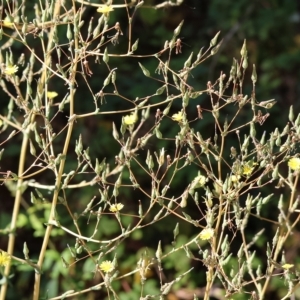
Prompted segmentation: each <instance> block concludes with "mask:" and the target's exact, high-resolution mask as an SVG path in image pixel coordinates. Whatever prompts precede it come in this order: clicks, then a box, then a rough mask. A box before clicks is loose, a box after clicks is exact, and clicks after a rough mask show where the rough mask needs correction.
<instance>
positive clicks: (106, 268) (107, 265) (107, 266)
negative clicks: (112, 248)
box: [99, 260, 114, 273]
mask: <svg viewBox="0 0 300 300" xmlns="http://www.w3.org/2000/svg"><path fill="white" fill-rule="evenodd" d="M99 267H100V269H101V270H102V271H103V272H105V273H109V272H111V271H112V270H113V269H114V265H113V263H112V262H111V261H110V260H106V261H104V262H102V263H101V264H100V266H99Z"/></svg>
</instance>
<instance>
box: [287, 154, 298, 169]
mask: <svg viewBox="0 0 300 300" xmlns="http://www.w3.org/2000/svg"><path fill="white" fill-rule="evenodd" d="M288 166H289V167H290V168H291V169H292V170H294V171H295V170H300V158H299V157H293V158H291V159H290V160H289V162H288Z"/></svg>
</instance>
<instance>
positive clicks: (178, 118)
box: [172, 111, 183, 122]
mask: <svg viewBox="0 0 300 300" xmlns="http://www.w3.org/2000/svg"><path fill="white" fill-rule="evenodd" d="M182 119H183V113H182V111H179V112H178V114H174V115H173V116H172V120H173V121H176V122H181V121H182Z"/></svg>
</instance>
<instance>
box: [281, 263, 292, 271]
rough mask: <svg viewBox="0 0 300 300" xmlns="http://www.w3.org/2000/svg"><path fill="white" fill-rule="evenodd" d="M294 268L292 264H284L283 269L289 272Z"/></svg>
mask: <svg viewBox="0 0 300 300" xmlns="http://www.w3.org/2000/svg"><path fill="white" fill-rule="evenodd" d="M293 266H294V265H292V264H284V265H282V268H283V269H285V270H288V269H290V268H292V267H293Z"/></svg>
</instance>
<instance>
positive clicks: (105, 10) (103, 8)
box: [97, 5, 114, 16]
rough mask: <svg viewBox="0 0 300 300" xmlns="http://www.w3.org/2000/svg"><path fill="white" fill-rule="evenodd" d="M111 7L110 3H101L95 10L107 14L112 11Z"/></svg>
mask: <svg viewBox="0 0 300 300" xmlns="http://www.w3.org/2000/svg"><path fill="white" fill-rule="evenodd" d="M113 10H114V9H113V7H112V6H110V5H101V6H100V7H99V8H98V9H97V12H99V13H102V14H104V15H105V16H108V15H109V13H110V12H111V11H113Z"/></svg>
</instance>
